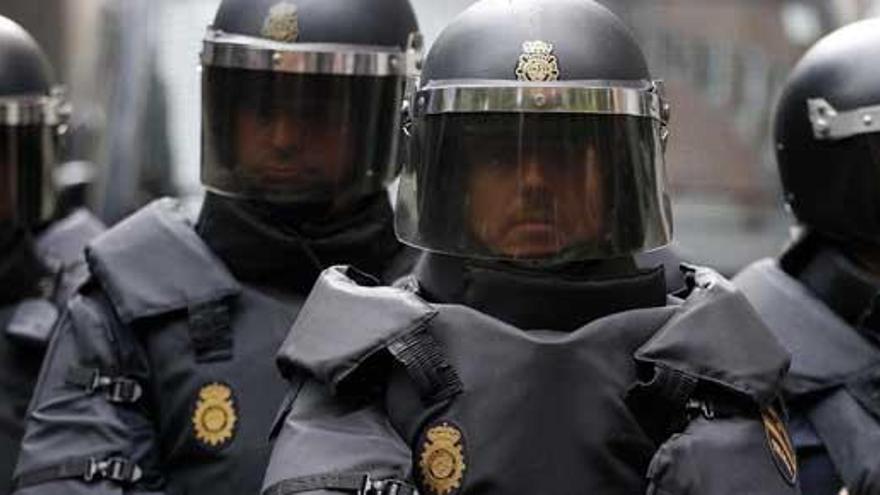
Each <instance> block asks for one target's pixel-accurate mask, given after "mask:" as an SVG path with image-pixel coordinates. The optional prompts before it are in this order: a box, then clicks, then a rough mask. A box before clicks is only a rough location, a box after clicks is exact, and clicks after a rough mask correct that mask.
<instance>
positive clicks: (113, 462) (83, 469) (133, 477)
mask: <svg viewBox="0 0 880 495" xmlns="http://www.w3.org/2000/svg"><path fill="white" fill-rule="evenodd" d="M142 476H143V471H142V470H141V468H140V467H138V465H137V464H135V463H133V462H131V461H130V460H128V459H126V458H123V457H108V458H106V459H97V458H95V457H88V458H81V459H71V460H69V461H67V462H63V463H61V464H56V465H54V466H49V467H46V468H42V469H37V470H34V471H31V472H29V473H24V474H22V475H21V476H19V477H18V478H17V479H16V480H15V485H16V487H17V488H18V489H22V488H27V487H29V486H34V485H39V484H42V483H48V482H50V481H57V480H64V479H81V480H83V481H85V482H86V483H90V482H97V481H103V480H107V481H113V482H115V483H119V484H122V485H130V484H133V483H137V482H138V481H139V480H140V479H141V477H142Z"/></svg>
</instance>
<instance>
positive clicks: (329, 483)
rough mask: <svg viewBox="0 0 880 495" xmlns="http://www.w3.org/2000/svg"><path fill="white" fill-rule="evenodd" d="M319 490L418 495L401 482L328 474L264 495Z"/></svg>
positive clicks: (291, 481)
mask: <svg viewBox="0 0 880 495" xmlns="http://www.w3.org/2000/svg"><path fill="white" fill-rule="evenodd" d="M317 490H333V491H342V492H350V493H355V494H357V495H418V491H416V489H415V487H414V486H412V485H410V484H408V483H405V482H402V481H400V480H373V479H371V478H370V475H368V474H364V473H327V474H318V475H314V476H303V477H299V478H292V479H288V480H284V481H280V482H278V483H276V484H274V485H272V486H270V487H269V488H267V489H265V490H264V491H263V495H292V494H295V493H303V492H312V491H317Z"/></svg>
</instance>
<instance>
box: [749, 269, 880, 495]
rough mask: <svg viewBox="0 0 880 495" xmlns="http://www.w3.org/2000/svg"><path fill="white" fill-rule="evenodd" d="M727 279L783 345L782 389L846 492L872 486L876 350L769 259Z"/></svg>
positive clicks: (876, 455)
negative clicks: (788, 361) (786, 353)
mask: <svg viewBox="0 0 880 495" xmlns="http://www.w3.org/2000/svg"><path fill="white" fill-rule="evenodd" d="M734 282H735V283H736V285H737V286H739V287H740V288H741V289H742V291H743V293H744V294H745V295H746V296H747V297H748V298H749V301H750V302H751V303H752V304H753V305H754V306H755V308H756V309H757V310H758V312H759V313H760V315H761V317H762V318H763V319H764V321H765V322H766V323H767V325H768V326H769V327H770V329H771V330H772V331H773V332H774V333H775V334H776V335H777V337H778V338H779V340H780V341H781V342H782V343H783V344H784V345H785V346H786V347H787V348H788V349H789V350H790V351H791V354H792V366H791V372H790V374H789V377H788V378H787V379H786V381H785V384H784V386H785V392H786V394H787V395H788V396H789V398H790V399H791V403H792V404H793V408H794V412H795V413H797V414H799V415H803V416H804V417H805V418H806V419H807V421H809V423H810V425H811V426H812V427H813V429H814V430H815V432H816V433H817V434H818V436H819V438H820V439H821V441H822V443H823V444H824V446H825V448H826V449H827V451H828V454H829V455H830V457H831V460H832V461H833V463H834V465H835V467H836V468H837V470H838V472H839V474H840V475H841V477H842V478H843V480H844V481H845V483H846V485H847V487H848V488H849V490H850V493H858V494H877V493H880V350H878V349H877V347H876V345H875V344H873V343H872V342H870V341H869V340H868V339H867V338H865V337H864V336H862V335H860V334H859V333H858V331H856V329H854V328H852V327H851V326H849V325H848V324H847V323H846V322H845V321H843V320H842V319H841V318H839V317H838V316H837V315H835V314H834V313H833V312H832V311H831V310H830V309H828V307H827V306H825V305H824V304H823V303H822V302H821V301H819V300H818V299H816V298H815V297H814V296H813V295H812V294H811V293H810V292H808V290H807V289H806V288H805V287H804V286H803V285H802V284H801V283H799V282H798V281H797V280H795V279H794V278H792V277H790V276H789V275H788V274H787V273H785V272H784V271H782V270H781V269H780V268H779V266H778V264H777V263H776V261H774V260H764V261H760V262H758V263H756V264H754V265H752V266H750V267H749V268H747V269H746V270H745V271H744V272H743V273H742V274H740V275H739V276H737V278H736V279H735V280H734Z"/></svg>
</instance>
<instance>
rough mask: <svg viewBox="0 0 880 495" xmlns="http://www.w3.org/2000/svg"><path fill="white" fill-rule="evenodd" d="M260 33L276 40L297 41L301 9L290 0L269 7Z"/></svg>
mask: <svg viewBox="0 0 880 495" xmlns="http://www.w3.org/2000/svg"><path fill="white" fill-rule="evenodd" d="M260 34H261V35H263V37H265V38H269V39H270V40H274V41H281V42H284V43H293V42H295V41H296V40H297V39H299V9H297V8H296V5H294V4H292V3H290V2H281V3H278V4H275V6H274V7H272V8H271V9H269V15H268V16H266V20H265V21H263V29H262V30H261V31H260Z"/></svg>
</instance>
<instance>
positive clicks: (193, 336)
mask: <svg viewBox="0 0 880 495" xmlns="http://www.w3.org/2000/svg"><path fill="white" fill-rule="evenodd" d="M189 333H190V340H191V341H192V346H193V350H194V352H195V357H196V362H198V363H210V362H216V361H228V360H230V359H232V356H233V353H232V347H233V337H232V325H231V323H230V316H229V303H228V302H227V301H212V302H209V303H205V304H199V305H197V306H192V307H190V308H189Z"/></svg>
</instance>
